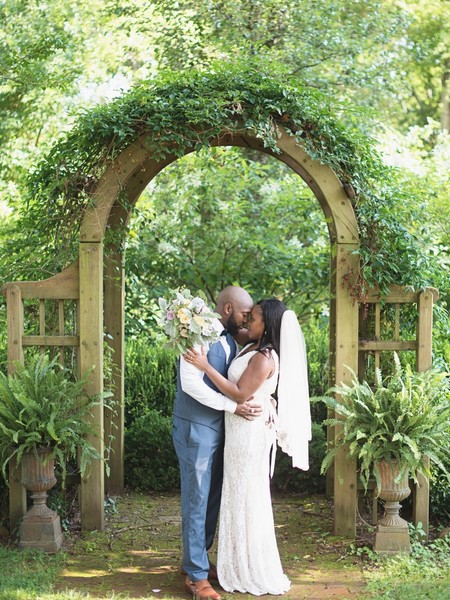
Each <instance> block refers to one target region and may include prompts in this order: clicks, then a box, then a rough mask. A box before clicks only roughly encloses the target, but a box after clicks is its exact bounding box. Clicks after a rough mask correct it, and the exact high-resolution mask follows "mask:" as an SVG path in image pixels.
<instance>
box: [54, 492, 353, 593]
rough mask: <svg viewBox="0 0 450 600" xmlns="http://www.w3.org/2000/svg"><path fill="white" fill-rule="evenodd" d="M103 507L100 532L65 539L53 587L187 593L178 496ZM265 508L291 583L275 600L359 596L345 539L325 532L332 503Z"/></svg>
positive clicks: (283, 500) (286, 499)
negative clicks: (63, 556)
mask: <svg viewBox="0 0 450 600" xmlns="http://www.w3.org/2000/svg"><path fill="white" fill-rule="evenodd" d="M107 506H108V517H107V524H106V528H105V530H104V531H102V532H92V533H85V534H81V535H80V534H73V535H69V536H68V537H67V540H66V542H65V549H66V551H67V553H68V561H67V566H66V569H65V571H64V572H63V573H62V575H61V578H60V580H59V582H58V584H57V590H60V591H63V590H75V591H78V592H82V593H89V594H90V597H91V598H99V599H100V598H103V597H108V596H109V597H111V595H112V594H114V595H115V597H116V598H147V599H157V598H164V599H168V598H170V599H172V600H188V599H189V598H191V596H190V595H189V594H187V593H185V592H184V589H183V577H182V575H181V573H180V561H181V536H180V525H181V518H180V497H179V494H176V493H164V494H162V493H161V494H160V493H146V494H140V493H136V492H132V493H128V494H125V495H123V496H121V497H119V498H111V499H110V500H109V502H108V503H107ZM273 507H274V516H275V523H276V532H277V538H278V546H279V550H280V555H281V560H282V563H283V566H284V569H285V572H286V573H287V575H288V577H289V578H290V579H291V581H292V588H291V590H290V591H289V592H288V593H287V594H286V595H285V596H283V599H285V600H322V599H326V598H339V599H341V600H345V599H347V600H351V599H360V598H363V597H364V587H365V582H364V577H363V574H362V569H361V566H360V563H359V561H358V559H356V558H355V557H354V556H349V555H348V554H347V550H348V547H349V544H350V540H345V539H343V538H337V537H333V536H332V535H331V533H330V532H331V531H332V503H331V502H330V501H329V500H327V499H326V498H325V497H324V496H312V497H303V496H299V495H295V496H294V495H276V496H274V498H273ZM213 551H214V548H213ZM211 558H212V560H214V552H213V553H212V556H211ZM214 587H215V588H216V589H217V590H218V591H219V592H220V593H221V595H222V598H223V599H224V600H231V599H232V598H233V599H235V600H244V599H245V600H247V599H249V598H252V599H253V600H254V597H252V596H249V595H248V594H239V593H235V594H227V593H226V592H223V590H221V589H220V587H219V585H218V584H216V583H215V584H214ZM261 598H275V596H261Z"/></svg>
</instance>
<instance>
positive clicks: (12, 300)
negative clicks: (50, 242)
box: [6, 285, 27, 533]
mask: <svg viewBox="0 0 450 600" xmlns="http://www.w3.org/2000/svg"><path fill="white" fill-rule="evenodd" d="M6 303H7V304H6V319H7V328H8V373H9V374H12V373H14V370H15V365H14V363H15V362H16V361H17V362H20V363H22V364H23V346H22V336H23V302H22V294H21V292H20V288H19V287H18V286H17V285H12V286H10V287H8V289H7V291H6ZM20 480H21V468H20V466H19V467H16V461H15V459H14V460H12V461H11V462H10V465H9V528H10V531H11V533H12V532H13V531H14V529H15V528H16V527H17V525H18V524H19V521H20V519H21V518H22V517H23V515H24V514H25V513H26V512H27V492H26V490H25V488H24V487H23V485H22V484H21V483H20Z"/></svg>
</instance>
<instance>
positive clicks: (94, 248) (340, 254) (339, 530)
mask: <svg viewBox="0 0 450 600" xmlns="http://www.w3.org/2000/svg"><path fill="white" fill-rule="evenodd" d="M277 144H278V148H279V150H280V153H279V154H274V153H273V152H272V151H270V150H269V149H268V148H265V147H264V144H263V142H262V140H261V139H259V138H258V137H256V135H255V134H254V133H253V132H252V131H248V130H241V131H235V132H230V131H229V130H224V131H223V132H222V134H221V135H219V136H218V137H217V138H216V139H215V140H213V141H212V145H215V146H241V147H245V148H253V149H256V150H259V151H261V152H265V153H268V154H271V155H273V156H275V157H276V158H278V159H279V160H281V161H282V162H284V163H285V164H286V165H288V166H289V167H290V168H291V169H293V170H294V171H295V172H296V173H297V174H298V175H299V176H300V177H301V178H302V179H303V180H304V181H305V182H306V183H307V185H308V186H309V187H310V188H311V190H312V191H313V192H314V194H315V196H316V198H317V200H318V201H319V203H320V205H321V207H322V209H323V212H324V214H325V217H326V220H327V224H328V229H329V235H330V244H332V245H333V246H334V248H335V250H336V251H335V252H332V253H331V254H332V258H331V271H330V272H331V282H330V288H331V289H330V292H331V293H330V297H331V300H330V364H331V372H332V379H331V381H336V382H349V381H350V380H351V374H350V372H349V370H348V368H347V367H350V368H352V369H353V370H354V371H357V369H358V361H359V357H360V355H361V353H362V352H365V351H372V352H375V353H376V354H377V353H379V352H380V351H382V350H396V349H398V350H401V349H406V348H407V349H415V350H416V353H417V367H418V369H420V370H423V369H426V368H428V367H429V366H430V365H431V325H432V307H433V300H434V299H435V298H436V293H435V292H433V291H430V290H428V291H427V290H425V291H424V292H422V293H420V294H418V293H409V294H406V293H404V290H403V289H400V288H399V289H397V288H396V289H395V290H394V291H393V295H392V298H390V299H389V301H391V300H392V301H393V302H394V303H396V305H400V304H402V303H405V302H413V303H416V304H417V305H418V306H419V319H418V332H417V336H416V339H414V340H410V341H407V342H404V341H401V340H399V339H398V337H399V336H398V335H396V339H395V340H393V341H392V342H391V343H386V342H383V343H382V342H381V341H380V340H379V339H377V337H376V335H375V339H373V340H364V339H362V338H361V334H360V332H359V322H360V319H359V310H360V307H359V305H358V303H357V302H356V301H355V299H354V298H353V297H352V296H351V293H350V286H349V285H343V276H344V275H345V276H346V277H347V278H350V281H349V282H348V283H350V284H351V278H352V277H353V276H355V274H356V273H357V271H358V260H359V259H358V255H356V254H354V253H353V252H354V250H355V249H357V247H358V240H359V238H358V223H357V218H356V216H355V212H354V210H353V206H352V203H351V200H350V198H349V196H348V195H347V193H346V190H345V189H344V187H343V185H342V183H341V182H340V180H339V179H338V177H337V176H336V174H335V173H334V172H333V170H332V169H331V168H330V167H328V166H327V165H324V164H322V163H320V162H319V161H318V160H314V159H312V158H311V157H310V156H309V155H308V154H307V153H306V152H305V150H304V149H303V148H302V147H301V146H300V145H299V144H298V143H297V141H296V140H295V138H294V137H293V136H292V135H291V134H289V133H288V132H287V131H284V130H281V131H280V135H279V138H278V141H277ZM193 150H194V148H191V149H190V150H188V151H186V152H185V153H188V152H192V151H193ZM177 158H178V157H177V156H176V155H175V153H174V154H172V155H170V156H168V157H166V158H165V159H163V160H156V159H155V158H153V156H152V152H151V151H150V150H149V149H148V148H147V147H146V136H145V134H144V135H141V136H140V137H139V138H138V139H136V140H135V141H134V142H133V143H131V144H129V145H128V146H127V147H126V148H125V149H124V150H123V151H122V152H121V153H120V155H119V156H118V157H117V158H116V159H115V160H114V161H113V162H112V163H111V164H110V165H109V166H108V167H107V169H106V171H105V172H104V174H103V175H102V176H101V178H100V180H99V181H98V184H97V186H96V188H95V190H94V191H93V193H92V200H93V202H92V203H91V207H90V208H88V209H87V211H86V213H85V214H84V217H83V219H82V223H81V228H80V237H79V256H78V259H77V260H76V261H75V262H74V263H72V264H71V265H70V266H68V267H67V268H66V269H65V270H64V271H62V272H61V273H59V274H57V275H55V276H54V277H52V278H50V279H47V280H44V281H35V282H15V283H8V284H6V285H4V286H3V293H4V294H5V296H6V298H7V322H8V360H9V365H10V369H11V370H12V369H13V366H12V363H13V361H17V360H19V361H22V362H23V349H24V347H26V346H32V345H34V346H40V347H49V346H54V347H55V346H56V347H59V348H60V349H61V352H63V351H64V348H67V347H75V348H76V349H77V352H78V364H79V369H80V371H81V372H84V371H85V370H86V369H88V368H91V367H92V366H94V371H93V374H92V376H91V379H90V383H89V390H88V391H89V392H91V393H97V392H101V391H102V387H103V342H104V334H105V333H106V334H108V335H107V336H106V339H107V340H108V343H109V344H110V346H111V347H112V349H113V350H114V352H113V353H112V360H113V377H114V384H115V394H116V400H117V401H118V404H119V406H120V407H121V409H120V410H119V412H118V414H117V416H116V417H114V421H115V422H114V423H113V422H112V421H111V417H110V415H109V413H107V414H106V415H104V412H103V408H102V407H98V408H97V410H96V413H95V415H94V420H95V425H96V427H97V429H98V432H99V434H100V436H99V437H98V438H95V440H94V442H95V444H96V445H97V448H98V449H99V450H100V451H102V450H103V442H102V435H101V434H103V432H104V431H105V432H108V431H110V430H111V428H112V427H113V426H114V427H115V431H114V435H115V440H114V442H113V450H114V452H113V454H112V456H111V460H110V468H111V474H110V477H109V478H107V480H106V482H105V474H104V468H103V465H102V464H101V463H100V462H99V461H98V462H97V463H96V464H94V465H93V469H92V472H91V474H90V476H89V477H88V478H84V479H83V480H82V481H81V516H82V527H83V529H85V530H95V529H99V530H101V529H102V528H103V526H104V493H105V487H106V489H107V490H109V491H117V492H120V491H121V490H122V489H123V473H124V470H123V446H124V442H123V390H124V385H123V383H124V377H123V373H124V318H123V315H124V269H123V267H124V264H123V263H124V261H123V253H122V248H121V244H120V243H118V242H117V241H116V242H108V241H107V240H108V239H113V240H114V239H117V237H118V236H111V238H109V237H108V238H106V239H105V232H106V230H107V229H112V230H117V231H121V228H122V227H123V226H124V225H125V224H126V223H127V222H128V219H129V217H130V214H131V211H132V208H133V206H134V204H135V203H136V202H137V200H138V198H139V196H140V194H141V193H142V191H143V190H144V188H145V187H146V186H147V185H148V184H149V182H150V181H151V180H152V179H153V177H155V175H157V173H159V172H160V171H161V170H162V169H163V168H164V167H166V166H167V165H169V164H170V163H172V162H174V161H175V160H176V159H177ZM105 249H106V250H107V251H106V252H104V250H105ZM32 299H33V300H35V301H37V302H38V303H39V335H25V333H24V302H26V301H29V300H32ZM50 300H52V301H55V302H56V303H57V310H58V314H59V330H58V332H57V335H54V334H53V335H49V334H48V333H46V315H45V313H46V309H45V306H46V303H47V302H48V301H50ZM379 300H380V299H379V296H378V295H377V294H376V293H375V292H374V293H372V294H371V295H370V298H369V301H370V302H372V303H375V304H377V303H379ZM67 302H72V303H75V304H76V306H77V309H76V310H77V315H78V318H77V319H76V328H75V330H74V331H71V332H66V331H65V330H64V323H65V319H64V310H65V308H64V307H65V304H66V303H67ZM377 314H378V315H379V313H378V312H377ZM396 332H397V328H396ZM383 344H384V345H383ZM333 435H335V432H334V431H330V432H329V436H333ZM334 470H335V471H336V472H338V473H339V476H336V477H333V474H331V476H330V477H329V478H328V483H329V487H330V488H331V489H330V491H332V492H333V493H334V511H335V533H336V534H337V535H343V536H346V537H350V538H354V537H355V531H356V505H357V472H356V465H355V463H354V462H353V461H349V460H346V459H345V458H344V456H343V454H342V452H341V453H340V454H339V455H338V456H337V457H336V460H335V467H334ZM19 479H20V475H19V473H18V470H16V471H15V475H14V476H13V477H12V478H11V486H10V523H11V528H13V527H14V526H15V524H16V523H17V521H18V520H19V518H20V517H21V516H22V515H23V514H24V513H25V512H26V510H25V506H26V503H25V491H24V489H23V487H22V486H21V485H20V481H19ZM341 481H342V483H341ZM420 490H421V491H420V492H419V493H418V494H416V502H415V505H416V521H418V520H421V521H422V522H423V523H424V524H425V526H426V524H427V523H428V517H427V514H428V513H427V510H428V491H427V486H426V485H425V486H422V487H421V488H420Z"/></svg>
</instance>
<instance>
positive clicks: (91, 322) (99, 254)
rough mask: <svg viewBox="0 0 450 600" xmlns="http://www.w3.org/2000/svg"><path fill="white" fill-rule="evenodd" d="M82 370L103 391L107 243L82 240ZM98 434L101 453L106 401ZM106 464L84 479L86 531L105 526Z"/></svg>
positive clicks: (95, 417)
mask: <svg viewBox="0 0 450 600" xmlns="http://www.w3.org/2000/svg"><path fill="white" fill-rule="evenodd" d="M79 259H80V353H79V354H80V371H81V373H82V374H84V373H85V372H86V371H87V370H92V372H91V374H90V378H89V382H88V384H87V386H86V389H87V391H88V393H89V394H98V393H101V392H102V391H103V245H102V243H101V242H99V243H80V256H79ZM92 421H93V423H94V425H95V429H96V432H97V436H95V437H91V438H90V439H89V441H90V442H91V443H92V444H93V445H94V446H95V448H96V449H97V450H98V452H99V453H100V455H101V456H103V453H104V443H103V403H100V404H99V406H96V407H95V408H94V410H93V412H92ZM104 522H105V521H104V465H103V462H102V461H100V460H97V461H94V462H93V464H92V469H91V472H90V473H89V474H88V475H84V477H82V479H81V526H82V529H83V530H85V531H86V530H87V531H92V530H101V529H103V527H104Z"/></svg>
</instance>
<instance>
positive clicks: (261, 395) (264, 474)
mask: <svg viewBox="0 0 450 600" xmlns="http://www.w3.org/2000/svg"><path fill="white" fill-rule="evenodd" d="M254 354H255V351H252V352H247V353H245V354H243V355H240V356H238V357H237V358H236V359H235V360H234V361H233V363H232V364H231V366H230V369H229V371H228V378H229V379H230V380H231V381H234V382H236V381H238V380H239V378H240V376H241V374H242V373H243V372H244V370H245V369H246V367H247V364H248V362H249V360H250V359H251V358H252V356H254ZM273 356H274V360H275V365H276V368H275V372H274V373H273V374H272V376H271V377H269V379H266V381H265V382H264V384H263V385H262V386H261V387H260V388H259V390H258V391H257V392H256V393H255V394H254V401H255V402H259V403H260V404H261V405H262V406H263V407H264V409H263V414H262V416H260V417H258V418H257V419H255V420H253V421H248V420H246V419H243V418H242V417H238V416H236V415H234V414H232V413H228V412H227V413H225V454H224V480H223V488H222V501H221V506H220V526H219V542H218V555H217V571H218V577H219V582H220V585H221V586H222V587H223V589H224V590H226V591H228V592H232V591H238V592H247V593H250V594H254V595H255V596H261V595H263V594H283V593H284V592H287V591H288V590H289V588H290V581H289V579H288V578H287V577H286V575H284V573H283V569H282V566H281V562H280V556H279V553H278V548H277V542H276V538H275V528H274V521H273V511H272V501H271V496H270V485H269V484H270V479H269V469H270V465H269V452H270V448H271V447H272V444H274V443H275V428H274V427H273V426H272V427H270V426H269V425H268V424H267V422H268V420H269V416H270V415H273V407H272V404H271V401H270V396H271V394H272V393H273V392H274V391H275V388H276V384H277V378H278V357H277V355H276V354H275V352H273Z"/></svg>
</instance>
